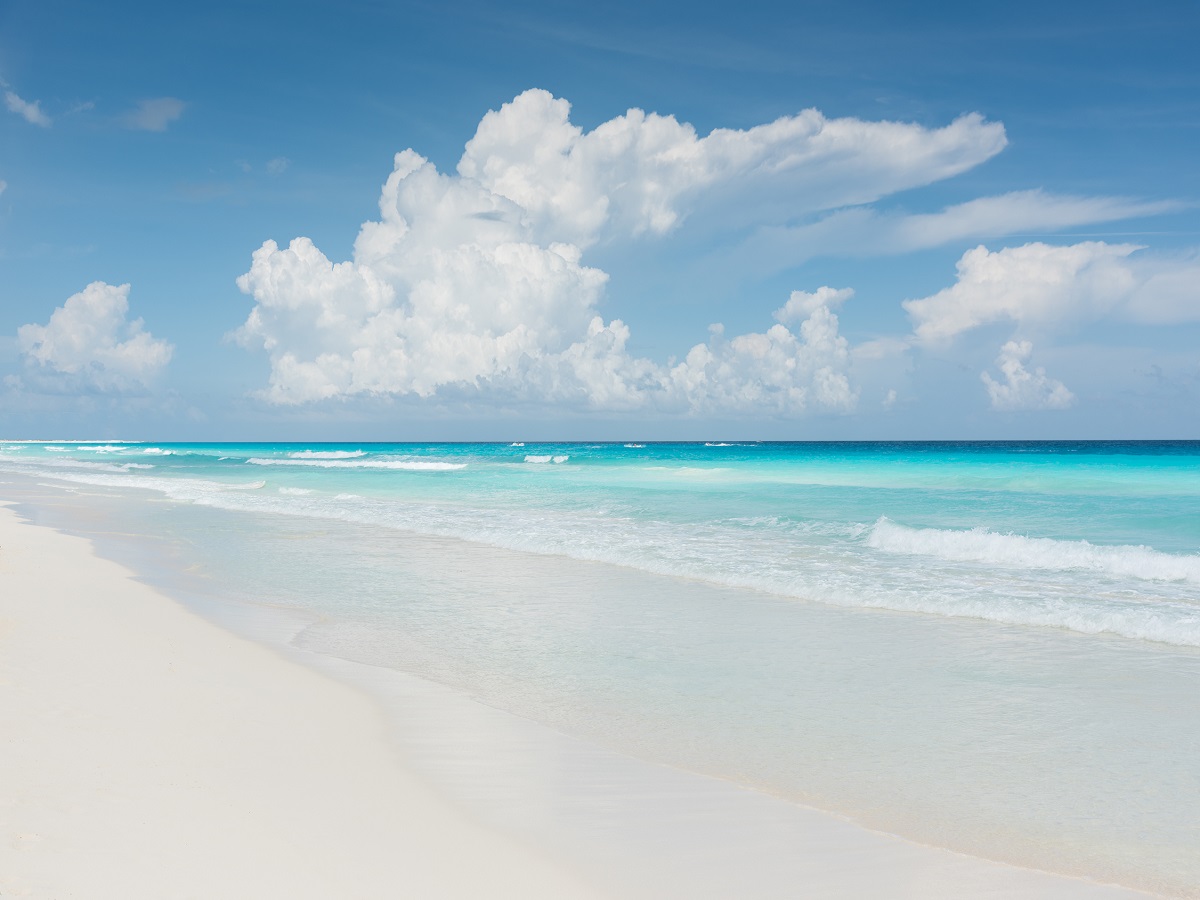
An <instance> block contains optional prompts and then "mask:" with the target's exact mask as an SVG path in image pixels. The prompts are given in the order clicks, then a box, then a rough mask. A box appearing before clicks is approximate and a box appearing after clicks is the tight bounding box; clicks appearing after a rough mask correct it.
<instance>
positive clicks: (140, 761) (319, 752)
mask: <svg viewBox="0 0 1200 900" xmlns="http://www.w3.org/2000/svg"><path fill="white" fill-rule="evenodd" d="M0 585H2V589H0V648H2V656H0V679H2V682H0V684H2V686H0V698H2V700H0V703H2V707H0V708H2V710H3V722H4V728H3V730H4V733H5V740H4V741H3V742H0V771H2V772H4V780H5V784H6V785H7V787H6V790H5V792H4V793H5V796H4V801H3V806H2V807H0V821H2V822H3V831H4V834H3V839H2V840H0V894H2V895H4V896H29V897H55V898H60V897H61V898H66V897H89V898H93V897H112V898H139V897H145V898H166V897H185V896H188V897H191V896H209V897H247V898H250V897H271V896H279V897H284V896H286V897H297V898H300V897H312V898H317V897H321V898H327V897H370V896H382V895H387V894H393V895H396V894H399V895H408V896H420V897H446V898H455V897H464V898H465V897H479V896H489V897H512V898H524V897H546V898H556V897H580V898H594V897H598V896H599V895H598V894H597V893H596V892H595V891H594V890H592V889H590V888H589V887H588V886H586V885H585V884H584V883H583V882H582V881H581V880H580V879H579V878H578V877H577V876H576V875H574V873H570V872H568V871H566V870H565V869H564V868H563V867H561V866H559V865H556V864H555V863H554V862H552V861H550V860H548V859H545V858H543V857H542V856H541V855H540V854H538V853H536V852H535V851H533V850H531V849H530V848H527V847H524V846H521V845H519V844H518V843H516V842H514V841H512V840H511V839H509V838H507V837H506V836H503V835H499V834H496V833H494V832H492V831H490V830H488V829H485V828H483V827H481V826H479V825H477V824H475V823H473V822H471V821H469V820H468V819H467V818H466V817H465V816H463V815H462V814H461V813H460V812H459V811H458V810H456V809H455V808H454V807H453V806H452V805H451V804H449V803H447V802H445V801H444V800H442V799H441V798H440V797H438V796H437V794H436V793H435V792H433V791H432V790H431V789H430V788H429V787H428V786H426V785H425V784H424V783H423V782H422V781H421V779H419V778H418V777H416V776H414V775H413V774H412V773H411V772H410V771H408V770H407V769H405V768H404V767H402V765H401V764H400V762H399V760H398V759H397V757H396V754H395V752H394V750H393V748H392V747H391V746H390V745H389V743H388V742H387V740H386V739H385V737H384V735H385V723H384V722H383V721H382V717H381V716H380V714H379V711H378V709H377V708H376V707H375V706H374V704H372V703H371V701H370V700H369V699H368V698H366V697H364V696H362V695H361V694H359V693H358V692H356V691H354V690H353V689H352V688H350V687H347V686H345V685H343V684H339V683H338V682H336V681H334V680H332V679H329V678H326V677H323V676H321V675H320V674H318V673H316V672H313V671H310V670H307V669H305V668H303V667H301V666H299V665H297V664H295V663H292V662H289V661H287V660H284V659H282V658H280V657H279V656H278V655H276V654H275V653H273V652H272V651H271V650H269V649H268V648H266V647H263V646H259V645H256V644H253V643H251V642H249V641H246V640H243V639H241V638H239V637H236V636H234V635H233V634H230V633H228V632H226V631H224V630H222V629H220V628H218V627H217V626H215V625H212V624H210V623H209V622H206V621H204V620H203V619H201V618H200V617H199V616H197V615H195V614H193V613H191V612H189V611H187V610H185V609H184V608H183V607H181V606H179V605H178V604H176V603H175V602H173V601H171V600H170V599H169V598H166V597H164V596H162V595H161V594H158V593H157V592H155V591H153V590H152V589H150V588H148V587H146V586H144V585H142V584H139V583H137V582H136V581H135V580H134V578H133V577H132V575H131V573H130V572H128V571H127V570H125V569H123V568H122V567H120V566H118V565H117V564H115V563H112V562H110V561H108V560H105V559H101V558H99V557H97V556H96V555H94V553H93V552H92V550H91V548H90V546H89V543H88V542H87V541H86V540H84V539H82V538H78V537H73V536H70V535H65V534H62V533H59V532H56V531H52V530H51V529H49V528H44V527H39V526H34V525H30V524H28V523H26V522H23V521H20V520H19V519H18V517H17V515H16V514H15V513H14V512H13V511H12V510H11V509H9V508H7V507H4V508H0Z"/></svg>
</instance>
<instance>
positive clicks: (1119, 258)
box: [903, 241, 1200, 341]
mask: <svg viewBox="0 0 1200 900" xmlns="http://www.w3.org/2000/svg"><path fill="white" fill-rule="evenodd" d="M1142 249H1143V248H1141V247H1139V246H1137V245H1134V244H1107V243H1104V242H1102V241H1089V242H1086V243H1081V244H1072V245H1068V246H1051V245H1049V244H1043V243H1031V244H1025V245H1023V246H1020V247H1006V248H1004V249H1003V250H997V251H994V252H993V251H989V250H988V249H987V248H986V247H983V246H979V247H976V248H975V249H974V250H968V251H967V252H966V253H964V254H963V256H962V258H961V259H960V260H959V261H958V280H957V282H956V283H955V284H954V285H952V286H951V287H948V288H946V289H944V290H942V291H939V292H938V293H936V294H933V295H932V296H929V297H925V298H923V299H920V300H906V301H904V304H903V305H904V308H905V309H906V310H907V311H908V314H909V315H910V316H911V317H912V320H913V323H914V330H915V333H916V336H917V338H918V339H919V340H922V341H944V340H949V339H951V338H954V337H955V336H956V335H959V334H961V333H963V332H965V331H968V330H970V329H972V328H976V327H978V326H980V325H984V324H987V323H989V322H998V321H1004V320H1008V321H1012V322H1014V323H1017V325H1018V326H1020V327H1026V328H1028V327H1037V328H1042V329H1048V328H1051V327H1053V326H1055V325H1058V324H1059V323H1063V322H1075V321H1084V320H1089V319H1098V318H1103V317H1106V316H1113V317H1116V318H1120V319H1124V320H1127V321H1135V322H1151V323H1160V324H1162V323H1169V322H1186V321H1198V320H1200V302H1198V301H1200V260H1198V259H1197V257H1196V254H1195V253H1191V254H1189V255H1185V256H1179V257H1166V256H1161V255H1159V256H1153V255H1145V254H1141V253H1139V252H1138V251H1140V250H1142Z"/></svg>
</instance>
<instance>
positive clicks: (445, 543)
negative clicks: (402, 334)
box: [0, 444, 1200, 895]
mask: <svg viewBox="0 0 1200 900" xmlns="http://www.w3.org/2000/svg"><path fill="white" fill-rule="evenodd" d="M52 446H57V447H59V448H61V449H51V448H50V447H47V446H45V445H26V446H24V447H18V448H14V447H13V446H12V445H7V446H5V447H4V449H3V450H0V470H6V471H9V472H11V473H14V475H17V474H19V475H20V476H21V477H20V480H21V481H22V482H28V480H29V479H30V477H32V479H34V480H35V481H36V480H42V481H44V482H45V483H47V484H55V485H60V486H61V485H68V486H71V485H73V486H74V489H75V490H81V491H86V492H100V493H102V494H104V495H106V496H105V497H104V498H102V499H103V503H102V504H101V505H102V506H104V509H105V510H106V511H105V512H104V513H103V518H104V522H105V524H104V525H103V527H104V528H108V529H110V530H111V529H113V528H117V529H120V530H127V531H129V532H132V533H137V534H152V535H158V536H160V537H161V538H162V539H163V541H164V542H165V543H164V546H166V545H169V546H170V547H172V548H174V549H173V550H172V552H174V553H176V554H178V555H179V557H180V559H181V560H186V561H187V563H188V564H189V565H191V566H192V567H193V568H192V574H191V576H190V578H191V584H192V588H193V589H194V590H196V591H198V592H204V593H207V594H210V595H214V596H226V597H229V598H233V599H239V600H249V601H252V602H256V603H265V604H274V605H278V606H282V607H290V608H296V609H300V610H303V611H305V612H306V613H311V614H313V615H314V617H315V619H316V621H315V623H314V624H313V625H311V626H310V627H308V628H307V629H306V630H304V631H303V632H302V633H301V634H300V635H299V636H298V637H297V639H296V643H297V644H298V645H299V646H302V647H305V648H309V649H313V650H316V651H318V652H321V653H327V654H331V655H335V656H339V657H342V658H345V659H350V660H356V661H360V662H367V663H371V664H375V665H382V666H388V667H393V668H396V669H400V670H403V671H409V672H414V673H417V674H421V675H424V676H426V677H429V678H431V679H433V680H435V681H439V682H441V683H444V684H449V685H452V686H455V687H458V688H461V689H463V690H465V691H468V692H469V693H471V694H472V695H474V696H477V697H479V698H481V699H482V700H484V701H485V702H488V703H490V704H493V705H495V706H497V707H499V708H502V709H508V710H511V711H513V712H516V713H519V714H521V715H524V716H528V717H529V718H532V719H534V720H537V721H542V722H546V723H548V724H550V725H553V726H555V727H557V728H560V729H562V730H564V731H566V732H568V733H571V734H576V735H580V736H582V737H586V738H588V739H591V740H595V741H597V742H600V743H603V744H607V745H609V746H612V747H615V748H618V749H621V750H624V751H627V752H631V753H634V754H636V755H640V756H643V757H645V758H649V759H654V760H660V761H664V762H668V763H670V764H673V765H677V766H682V767H686V768H690V769H694V770H697V771H701V772H706V773H710V774H714V775H717V776H719V777H722V778H726V779H730V780H733V781H738V782H741V783H745V784H749V785H752V786H755V787H758V788H760V789H762V790H764V791H767V792H770V793H773V794H776V795H779V796H782V797H787V798H791V799H795V800H799V801H802V802H806V803H810V804H812V805H815V806H817V807H820V808H825V809H830V810H834V811H837V812H839V813H842V814H845V815H848V816H850V817H852V818H853V819H855V820H856V821H859V822H862V823H864V824H867V825H869V826H872V827H876V828H880V829H884V830H887V831H891V832H894V833H898V834H902V835H905V836H908V837H911V838H914V839H917V840H920V841H923V842H927V843H931V844H935V845H938V846H946V847H951V848H953V849H959V850H964V851H967V852H972V853H975V854H978V855H981V856H985V857H989V858H994V859H1003V860H1006V861H1011V862H1017V863H1020V864H1024V865H1030V866H1034V867H1038V868H1044V869H1049V870H1052V871H1060V872H1067V873H1072V874H1085V875H1089V876H1091V877H1095V878H1099V879H1101V880H1115V881H1119V882H1122V883H1125V884H1130V885H1133V886H1142V887H1147V888H1152V889H1158V890H1163V891H1168V892H1171V893H1176V894H1180V895H1190V894H1196V893H1198V892H1200V859H1198V858H1197V857H1198V856H1200V855H1197V854H1196V853H1195V851H1194V848H1195V847H1197V846H1200V778H1198V776H1197V766H1196V765H1195V759H1196V758H1197V752H1198V751H1200V704H1198V703H1197V701H1196V699H1195V698H1196V697H1197V696H1200V692H1198V689H1200V651H1197V649H1196V646H1195V645H1196V644H1197V643H1200V559H1198V557H1197V555H1196V551H1197V548H1198V547H1200V513H1198V512H1197V510H1198V509H1200V504H1198V503H1197V500H1198V499H1200V478H1198V477H1197V476H1198V475H1200V450H1198V449H1197V445H1194V444H1169V445H1144V444H1143V445H1099V446H1098V445H1017V446H996V445H918V446H913V445H894V446H882V447H880V446H878V445H834V446H829V445H784V446H778V445H765V446H764V445H750V446H731V447H713V446H705V445H649V446H648V447H624V446H620V445H616V446H613V445H589V446H582V445H541V446H537V447H534V446H532V445H531V446H528V447H510V446H495V445H491V446H479V445H454V446H432V447H430V446H422V447H406V446H384V447H379V446H357V445H356V446H337V447H328V446H322V447H317V446H311V447H304V446H290V445H287V446H284V445H272V446H261V445H260V446H252V447H240V448H239V447H231V446H223V445H222V446H197V445H180V446H173V445H172V446H168V445H158V446H155V447H150V446H147V445H67V444H60V445H52ZM147 451H158V452H147ZM556 459H561V461H560V462H555V460H556ZM527 460H529V461H527ZM131 465H133V466H147V465H152V466H154V468H132V467H130V466H131ZM139 488H140V489H139ZM55 493H57V491H55ZM164 500H169V501H170V502H164ZM99 502H100V501H99V500H98V499H97V498H94V497H93V498H89V499H88V500H87V503H88V504H90V508H92V509H93V510H95V509H97V508H98V507H97V503H99ZM97 515H99V513H97ZM814 601H816V602H814Z"/></svg>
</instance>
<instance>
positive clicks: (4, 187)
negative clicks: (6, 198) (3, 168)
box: [0, 178, 8, 194]
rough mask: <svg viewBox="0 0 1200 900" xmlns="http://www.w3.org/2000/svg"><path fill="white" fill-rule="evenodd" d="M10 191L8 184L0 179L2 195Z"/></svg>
mask: <svg viewBox="0 0 1200 900" xmlns="http://www.w3.org/2000/svg"><path fill="white" fill-rule="evenodd" d="M7 190H8V182H7V181H5V180H4V179H2V178H0V194H3V193H4V192H5V191H7Z"/></svg>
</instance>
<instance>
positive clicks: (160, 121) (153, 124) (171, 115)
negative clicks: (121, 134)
mask: <svg viewBox="0 0 1200 900" xmlns="http://www.w3.org/2000/svg"><path fill="white" fill-rule="evenodd" d="M186 106H187V104H186V103H184V102H183V101H182V100H180V99H178V98H177V97H155V98H154V99H152V100H142V101H140V102H139V103H138V105H137V106H136V107H134V108H133V109H131V110H130V111H129V112H127V113H126V114H125V115H124V116H122V117H121V122H122V124H124V125H125V127H126V128H131V129H134V130H135V131H166V130H167V127H168V126H169V125H170V124H171V123H172V122H174V121H176V120H177V119H178V118H179V117H180V116H182V115H183V110H184V108H185V107H186Z"/></svg>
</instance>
